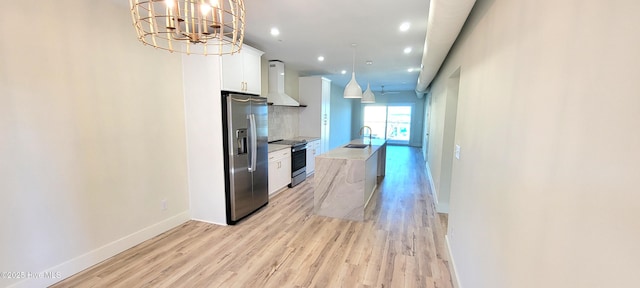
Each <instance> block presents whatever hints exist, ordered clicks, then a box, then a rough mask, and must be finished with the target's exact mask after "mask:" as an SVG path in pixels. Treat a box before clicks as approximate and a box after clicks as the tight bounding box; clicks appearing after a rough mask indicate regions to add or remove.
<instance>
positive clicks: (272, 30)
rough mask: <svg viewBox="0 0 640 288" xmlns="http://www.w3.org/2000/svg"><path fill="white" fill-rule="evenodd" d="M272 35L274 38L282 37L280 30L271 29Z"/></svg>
mask: <svg viewBox="0 0 640 288" xmlns="http://www.w3.org/2000/svg"><path fill="white" fill-rule="evenodd" d="M271 35H273V36H278V35H280V30H278V28H275V27H274V28H271Z"/></svg>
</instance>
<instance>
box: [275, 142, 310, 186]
mask: <svg viewBox="0 0 640 288" xmlns="http://www.w3.org/2000/svg"><path fill="white" fill-rule="evenodd" d="M269 143H272V144H280V145H290V146H291V184H289V187H295V186H296V185H298V184H300V182H302V181H304V180H305V179H307V141H306V140H276V141H270V142H269Z"/></svg>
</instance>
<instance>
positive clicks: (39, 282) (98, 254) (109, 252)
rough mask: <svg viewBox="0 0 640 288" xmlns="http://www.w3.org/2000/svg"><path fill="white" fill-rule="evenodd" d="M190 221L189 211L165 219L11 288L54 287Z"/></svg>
mask: <svg viewBox="0 0 640 288" xmlns="http://www.w3.org/2000/svg"><path fill="white" fill-rule="evenodd" d="M189 220H190V213H189V211H185V212H182V213H180V214H178V215H175V216H173V217H171V218H168V219H165V220H163V221H161V222H158V223H156V224H153V225H151V226H149V227H146V228H144V229H142V230H140V231H137V232H134V233H132V234H129V235H127V236H125V237H122V238H120V239H118V240H116V241H113V242H111V243H109V244H106V245H104V246H102V247H99V248H97V249H95V250H93V251H90V252H87V253H85V254H83V255H80V256H78V257H76V258H73V259H71V260H68V261H66V262H63V263H61V264H58V265H56V266H53V267H51V268H49V269H46V270H45V271H42V272H40V273H37V275H42V276H40V277H38V276H37V275H36V273H34V277H32V278H27V279H25V280H23V281H20V282H18V283H15V284H13V285H11V286H9V287H11V288H18V287H47V286H50V285H53V284H55V283H57V282H59V281H62V280H63V279H65V278H68V277H70V276H72V275H74V274H76V273H78V272H81V271H82V270H85V269H87V268H89V267H91V266H93V265H96V264H98V263H100V262H102V261H104V260H107V259H109V258H110V257H113V256H115V255H116V254H118V253H120V252H122V251H124V250H127V249H129V248H131V247H133V246H135V245H138V244H140V243H142V242H144V241H146V240H149V239H151V238H153V237H155V236H157V235H159V234H162V233H164V232H166V231H169V230H171V229H172V228H174V227H177V226H179V225H181V224H183V223H185V222H187V221H189ZM47 276H49V277H47Z"/></svg>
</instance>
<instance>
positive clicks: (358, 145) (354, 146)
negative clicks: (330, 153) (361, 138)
mask: <svg viewBox="0 0 640 288" xmlns="http://www.w3.org/2000/svg"><path fill="white" fill-rule="evenodd" d="M366 147H369V144H348V145H347V146H344V148H356V149H362V148H366Z"/></svg>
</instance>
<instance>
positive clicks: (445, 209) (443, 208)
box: [425, 163, 449, 214]
mask: <svg viewBox="0 0 640 288" xmlns="http://www.w3.org/2000/svg"><path fill="white" fill-rule="evenodd" d="M425 166H426V169H425V170H426V173H427V178H428V179H429V186H430V188H431V192H432V194H431V195H432V196H433V202H434V204H435V205H436V212H438V213H445V214H449V203H440V202H438V191H436V186H435V184H434V182H433V176H432V175H431V169H430V168H429V163H425Z"/></svg>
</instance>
